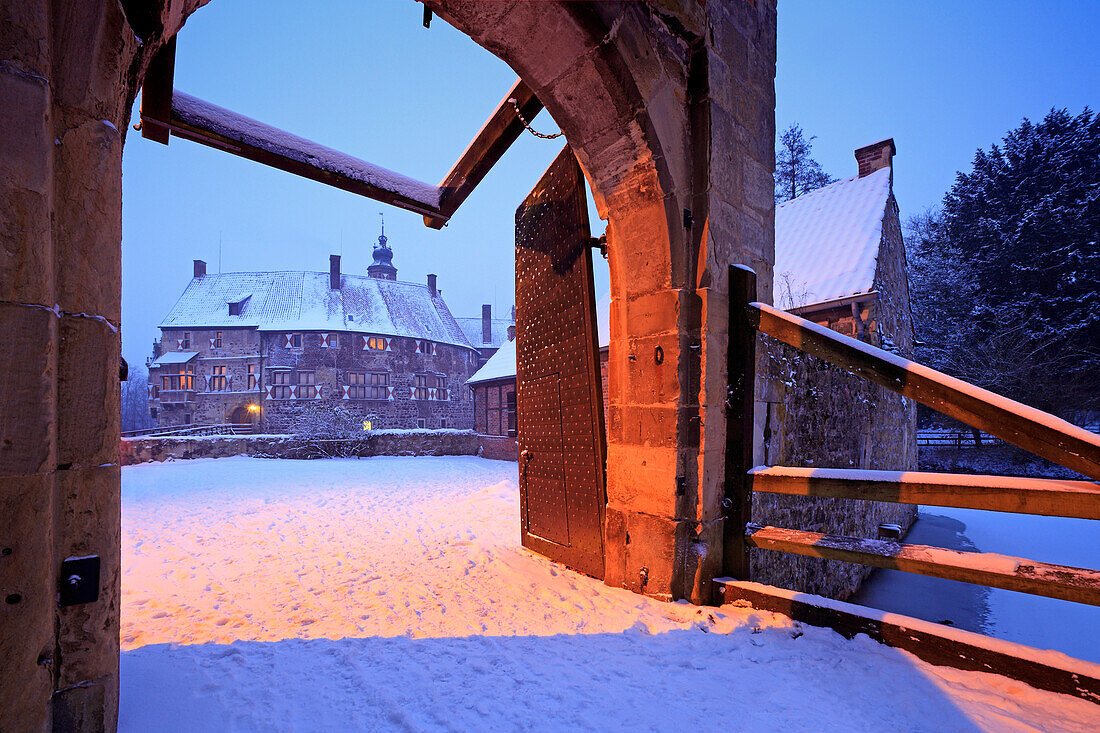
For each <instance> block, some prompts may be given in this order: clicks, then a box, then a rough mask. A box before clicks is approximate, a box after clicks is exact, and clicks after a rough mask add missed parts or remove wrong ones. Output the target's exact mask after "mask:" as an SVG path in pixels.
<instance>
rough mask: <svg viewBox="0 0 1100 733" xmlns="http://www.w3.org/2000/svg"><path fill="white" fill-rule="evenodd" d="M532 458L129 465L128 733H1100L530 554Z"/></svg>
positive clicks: (888, 656) (920, 667) (882, 658)
mask: <svg viewBox="0 0 1100 733" xmlns="http://www.w3.org/2000/svg"><path fill="white" fill-rule="evenodd" d="M515 471H516V467H515V464H514V463H505V462H498V461H487V460H482V459H478V458H472V457H438V458H432V457H425V458H371V459H365V460H356V459H337V460H318V461H288V460H263V459H251V458H244V457H238V458H223V459H205V460H194V461H179V462H170V463H164V464H146V465H139V466H128V467H126V468H124V469H123V474H122V475H123V565H124V576H123V609H122V624H123V628H122V644H123V649H124V652H123V655H122V707H121V712H120V729H121V730H123V731H153V730H155V731H174V730H181V731H184V730H185V731H192V730H202V731H210V730H217V731H253V730H256V731H260V730H263V731H269V730H288V731H289V730H293V731H312V730H321V731H330V730H341V731H350V730H377V729H383V730H388V729H394V730H437V729H443V730H488V729H493V730H528V729H529V730H570V729H588V730H594V729H599V730H636V729H643V730H647V729H666V730H667V729H688V730H690V729H717V728H722V729H730V730H745V731H772V730H782V729H790V730H815V731H817V730H829V731H850V730H897V731H973V730H988V731H1002V730H1019V731H1033V730H1081V731H1084V730H1097V729H1100V706H1097V705H1092V704H1090V703H1087V702H1084V701H1081V700H1076V699H1071V698H1067V697H1064V696H1059V695H1054V694H1051V693H1046V692H1040V691H1037V690H1034V689H1032V688H1030V687H1028V686H1026V685H1023V684H1021V683H1018V682H1014V681H1011V680H1007V679H1004V678H1001V677H998V676H995V675H988V674H980V673H972V672H960V671H957V670H953V669H949V668H940V667H933V666H930V665H928V664H925V663H924V662H921V661H919V660H917V659H916V658H915V657H913V656H911V655H909V654H907V653H905V652H901V651H898V650H895V649H891V648H889V647H885V646H882V645H879V644H876V643H874V642H871V641H869V640H867V639H866V638H863V637H860V638H858V639H856V640H854V641H845V640H844V639H843V638H842V637H840V636H839V635H837V634H834V633H833V632H831V631H827V630H823V629H816V628H811V627H800V626H798V625H797V624H793V625H792V623H791V622H790V621H789V620H788V619H786V618H785V617H782V616H773V615H771V614H764V613H759V612H754V611H751V610H749V609H740V608H733V607H723V608H722V609H720V610H719V609H700V608H695V607H693V606H690V605H687V604H682V603H681V604H670V603H661V602H657V601H653V600H650V599H646V598H642V597H639V596H636V595H633V594H631V593H628V592H626V591H623V590H618V589H613V588H608V587H606V586H604V585H603V584H602V583H600V582H598V581H595V580H592V579H590V578H586V577H583V576H580V575H577V574H575V573H572V572H569V571H566V570H563V569H561V568H560V567H558V566H555V565H554V564H552V563H550V562H549V561H547V560H545V559H543V558H541V557H538V556H536V555H533V554H531V553H529V552H527V551H525V550H523V549H522V548H520V547H519V541H518V540H519V530H518V527H519V506H518V489H517V485H516V475H515Z"/></svg>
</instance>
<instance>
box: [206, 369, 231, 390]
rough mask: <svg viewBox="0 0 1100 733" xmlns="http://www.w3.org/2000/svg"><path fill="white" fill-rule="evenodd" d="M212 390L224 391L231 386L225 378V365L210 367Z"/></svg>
mask: <svg viewBox="0 0 1100 733" xmlns="http://www.w3.org/2000/svg"><path fill="white" fill-rule="evenodd" d="M210 370H211V371H210V391H211V392H224V391H225V390H226V388H227V387H228V386H229V385H228V384H227V380H226V378H225V365H222V366H216V367H211V368H210Z"/></svg>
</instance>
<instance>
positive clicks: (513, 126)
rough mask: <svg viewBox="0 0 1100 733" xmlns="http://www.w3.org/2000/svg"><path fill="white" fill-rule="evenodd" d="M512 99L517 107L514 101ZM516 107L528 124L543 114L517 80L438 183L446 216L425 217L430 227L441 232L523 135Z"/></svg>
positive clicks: (536, 98)
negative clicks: (540, 113)
mask: <svg viewBox="0 0 1100 733" xmlns="http://www.w3.org/2000/svg"><path fill="white" fill-rule="evenodd" d="M513 99H514V100H515V104H513V103H512V101H511V100H513ZM516 106H518V107H519V110H520V113H521V114H522V115H523V119H525V120H527V121H528V122H530V121H531V120H532V119H534V117H535V115H537V114H538V113H539V112H540V111H542V102H540V101H539V99H538V97H536V96H535V93H534V92H533V91H531V89H530V87H528V86H527V85H526V84H524V83H523V80H522V79H516V82H515V84H513V85H512V88H511V89H509V90H508V93H507V94H505V95H504V99H502V100H501V101H500V104H498V105H497V108H496V109H495V110H494V111H493V113H492V114H491V115H489V119H487V120H485V124H483V125H482V126H481V129H480V130H478V132H477V134H476V135H475V136H474V139H473V140H471V141H470V144H469V145H468V146H467V147H466V150H465V151H463V153H462V155H461V156H459V158H458V160H457V161H455V164H454V166H452V167H451V170H450V171H449V172H448V173H447V175H446V176H444V177H443V181H442V182H441V183H440V184H439V191H440V197H439V203H440V206H439V208H440V210H441V211H442V212H443V214H444V216H443V217H432V216H425V217H424V223H425V224H426V225H427V226H429V227H431V228H432V229H439V228H441V227H442V226H443V225H444V224H445V223H447V218H449V217H450V216H451V215H453V214H454V213H455V211H457V210H458V207H459V206H461V205H462V202H463V201H465V200H466V198H467V197H468V196H469V195H470V194H471V193H472V192H473V190H474V189H475V188H476V187H477V185H478V184H479V183H481V181H482V179H484V178H485V176H486V175H487V174H488V173H489V171H490V170H492V168H493V166H494V165H496V163H497V161H499V160H500V159H501V157H502V156H503V155H504V153H505V152H506V151H507V150H508V148H509V147H511V145H512V143H514V142H515V141H516V139H517V138H519V136H520V135H521V134H523V121H522V120H520V119H519V116H518V115H517V114H516Z"/></svg>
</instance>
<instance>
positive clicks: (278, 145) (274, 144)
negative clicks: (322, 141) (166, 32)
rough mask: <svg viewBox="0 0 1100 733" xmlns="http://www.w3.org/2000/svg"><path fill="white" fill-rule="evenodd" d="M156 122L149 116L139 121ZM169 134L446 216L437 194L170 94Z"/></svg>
mask: <svg viewBox="0 0 1100 733" xmlns="http://www.w3.org/2000/svg"><path fill="white" fill-rule="evenodd" d="M147 120H148V121H151V122H153V123H156V122H157V120H153V118H151V117H144V116H143V117H142V128H143V129H144V127H145V124H146V121H147ZM168 127H169V129H170V130H171V133H172V134H173V135H175V136H176V137H181V138H184V139H186V140H191V141H192V142H197V143H201V144H203V145H208V146H210V147H213V148H217V149H219V150H224V151H226V152H230V153H233V154H235V155H239V156H241V157H242V158H247V159H248V160H252V161H255V162H257V163H262V164H264V165H268V166H271V167H272V168H278V169H279V170H283V171H286V172H288V173H293V174H295V175H298V176H302V177H303V178H309V179H311V180H314V181H317V182H319V183H325V184H328V185H330V186H334V187H336V188H339V189H342V190H344V191H348V192H350V193H355V194H359V195H360V196H366V197H367V198H371V199H374V200H376V201H382V202H383V203H387V204H390V205H392V206H396V207H398V208H402V209H407V210H408V211H414V212H416V213H418V214H422V215H425V216H435V217H440V216H442V217H443V218H444V219H446V215H444V214H443V212H442V211H440V209H439V190H438V189H437V188H436V187H435V186H432V185H430V184H427V183H423V182H421V181H416V180H413V179H411V178H408V177H406V176H402V175H400V174H398V173H394V172H393V171H389V170H386V169H384V168H382V167H380V166H376V165H373V164H371V163H367V162H366V161H363V160H359V159H358V158H354V157H352V156H350V155H347V154H345V153H341V152H339V151H337V150H332V149H331V148H327V147H324V146H322V145H318V144H317V143H315V142H313V141H312V140H306V139H305V138H302V137H298V136H297V135H292V134H290V133H287V132H284V131H282V130H279V129H277V128H274V127H271V126H269V125H265V124H263V123H262V122H258V121H256V120H253V119H250V118H248V117H245V116H244V115H240V114H237V113H236V112H232V111H230V110H227V109H224V108H222V107H218V106H216V105H213V104H210V103H209V102H205V101H203V100H201V99H197V98H195V97H192V96H190V95H188V94H184V93H183V92H181V91H179V90H178V89H177V90H174V91H173V95H172V109H171V116H170V119H169V122H168Z"/></svg>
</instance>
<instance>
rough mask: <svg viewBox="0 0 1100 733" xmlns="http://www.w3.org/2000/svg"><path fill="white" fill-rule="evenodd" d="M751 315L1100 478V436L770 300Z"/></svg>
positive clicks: (791, 340) (797, 341) (820, 352)
mask: <svg viewBox="0 0 1100 733" xmlns="http://www.w3.org/2000/svg"><path fill="white" fill-rule="evenodd" d="M749 316H750V318H751V319H752V321H753V323H754V324H755V325H756V326H757V327H758V328H759V329H760V330H761V331H762V332H763V333H766V334H768V335H769V336H771V337H773V338H776V339H778V340H780V341H782V342H784V343H786V344H790V345H791V346H794V347H795V348H798V349H801V350H802V351H805V352H806V353H808V354H813V355H814V356H817V357H820V358H822V359H824V360H826V361H828V362H830V363H832V364H835V365H836V366H839V367H840V368H842V369H846V370H847V371H849V372H852V373H853V374H857V375H859V376H861V377H864V378H865V379H868V380H870V381H872V382H875V383H876V384H880V385H882V386H883V387H886V388H887V389H892V390H893V391H895V392H897V393H899V394H902V395H904V396H906V397H908V398H910V399H913V400H916V401H917V402H919V403H921V404H922V405H927V406H928V407H931V408H932V409H934V410H938V411H940V412H942V413H943V414H945V415H949V416H951V417H953V418H955V419H956V420H960V421H962V422H964V423H966V424H967V425H970V426H972V427H975V428H978V429H979V430H984V431H985V432H987V433H989V434H990V435H995V436H997V437H998V438H1001V439H1002V440H1005V441H1007V442H1009V443H1012V444H1013V445H1016V446H1019V447H1021V448H1023V449H1024V450H1028V451H1031V452H1032V453H1035V454H1036V455H1039V456H1042V457H1043V458H1046V459H1047V460H1049V461H1053V462H1054V463H1057V464H1059V465H1062V466H1066V467H1067V468H1071V469H1073V470H1074V471H1078V472H1080V473H1082V474H1084V475H1085V476H1088V477H1089V478H1091V479H1097V480H1100V435H1096V434H1094V433H1090V432H1089V431H1087V430H1083V429H1082V428H1079V427H1077V426H1076V425H1072V424H1070V423H1068V422H1066V421H1065V420H1061V419H1059V418H1057V417H1054V416H1053V415H1049V414H1047V413H1045V412H1043V411H1041V410H1036V409H1035V408H1033V407H1028V406H1027V405H1023V404H1020V403H1019V402H1015V401H1013V400H1010V399H1008V398H1006V397H1002V396H1000V395H998V394H995V393H993V392H990V391H988V390H985V389H982V388H980V387H975V386H974V385H972V384H968V383H966V382H964V381H962V380H961V379H955V378H954V377H949V376H948V375H946V374H943V373H942V372H937V371H936V370H935V369H930V368H928V367H926V366H924V365H923V364H918V363H916V362H913V361H909V360H908V359H903V358H901V357H899V356H896V355H894V354H891V353H890V352H888V351H883V350H882V349H878V348H875V347H874V346H871V345H869V344H865V343H863V342H861V341H857V340H856V339H853V338H849V337H847V336H842V335H840V334H838V333H836V332H835V331H832V330H831V329H828V328H826V327H824V326H819V325H818V324H816V323H812V322H810V321H807V320H805V319H804V318H799V317H798V316H795V315H792V314H790V313H785V312H783V311H781V310H779V309H778V308H773V307H772V306H770V305H767V304H765V303H752V304H751V305H750V306H749Z"/></svg>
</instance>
